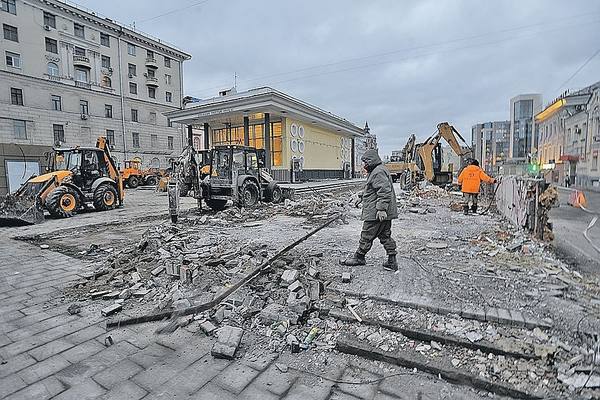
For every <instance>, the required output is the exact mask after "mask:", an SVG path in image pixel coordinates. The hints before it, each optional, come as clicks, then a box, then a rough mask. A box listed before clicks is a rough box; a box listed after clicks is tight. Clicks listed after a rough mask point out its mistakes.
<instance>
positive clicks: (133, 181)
mask: <svg viewBox="0 0 600 400" xmlns="http://www.w3.org/2000/svg"><path fill="white" fill-rule="evenodd" d="M139 184H140V180H139V179H138V177H137V176H135V175H132V176H130V177H129V179H127V186H129V187H130V188H132V189H135V188H136V187H138V186H139Z"/></svg>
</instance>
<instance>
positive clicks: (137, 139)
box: [131, 132, 140, 147]
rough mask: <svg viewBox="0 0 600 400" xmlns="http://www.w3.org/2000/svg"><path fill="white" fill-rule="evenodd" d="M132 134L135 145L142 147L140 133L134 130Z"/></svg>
mask: <svg viewBox="0 0 600 400" xmlns="http://www.w3.org/2000/svg"><path fill="white" fill-rule="evenodd" d="M131 136H133V147H140V134H139V133H137V132H132V133H131Z"/></svg>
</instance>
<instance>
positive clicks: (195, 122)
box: [166, 87, 365, 181]
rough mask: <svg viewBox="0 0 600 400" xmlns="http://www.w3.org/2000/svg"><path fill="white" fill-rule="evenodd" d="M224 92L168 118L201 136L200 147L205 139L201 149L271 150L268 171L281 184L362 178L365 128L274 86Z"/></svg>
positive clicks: (198, 138)
mask: <svg viewBox="0 0 600 400" xmlns="http://www.w3.org/2000/svg"><path fill="white" fill-rule="evenodd" d="M223 93H224V95H222V96H219V97H215V98H212V99H207V100H204V101H200V102H198V103H197V104H194V105H193V106H191V107H188V108H186V109H183V110H178V111H172V112H169V113H167V114H166V116H167V117H168V118H169V119H170V120H171V121H173V122H174V123H179V124H185V125H188V126H192V127H193V132H198V131H202V134H201V135H197V136H195V137H194V141H195V146H198V145H199V144H200V141H201V140H202V142H203V143H202V146H201V147H202V148H211V147H213V146H216V145H225V144H237V145H247V146H252V147H256V148H259V149H265V150H267V152H266V154H267V160H266V161H267V169H269V170H270V171H271V173H272V175H273V177H274V178H275V179H277V180H279V181H297V180H314V179H343V178H351V177H352V176H358V175H359V174H360V169H361V166H360V164H358V165H357V162H356V160H357V149H359V147H360V144H359V143H360V142H362V141H364V139H365V130H364V129H363V128H360V127H358V126H356V125H354V124H353V123H351V122H349V121H347V120H345V119H343V118H341V117H339V116H336V115H334V114H332V113H330V112H327V111H324V110H322V109H320V108H318V107H316V106H314V105H311V104H308V103H306V102H303V101H301V100H299V99H296V98H294V97H292V96H289V95H287V94H285V93H282V92H280V91H277V90H275V89H272V88H269V87H263V88H257V89H252V90H248V91H245V92H240V93H235V91H228V92H226V93H225V92H223ZM200 138H202V139H200Z"/></svg>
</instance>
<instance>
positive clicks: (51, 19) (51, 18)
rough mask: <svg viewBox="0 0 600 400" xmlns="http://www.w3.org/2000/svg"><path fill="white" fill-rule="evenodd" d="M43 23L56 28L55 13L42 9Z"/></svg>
mask: <svg viewBox="0 0 600 400" xmlns="http://www.w3.org/2000/svg"><path fill="white" fill-rule="evenodd" d="M44 25H48V26H49V27H51V28H56V15H54V14H50V13H49V12H46V11H44Z"/></svg>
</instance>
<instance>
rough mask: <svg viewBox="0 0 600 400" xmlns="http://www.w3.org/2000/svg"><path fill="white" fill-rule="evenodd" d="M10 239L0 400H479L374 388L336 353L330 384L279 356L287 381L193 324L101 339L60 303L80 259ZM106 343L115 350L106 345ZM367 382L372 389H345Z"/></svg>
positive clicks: (5, 259) (0, 242)
mask: <svg viewBox="0 0 600 400" xmlns="http://www.w3.org/2000/svg"><path fill="white" fill-rule="evenodd" d="M107 214H108V213H106V216H101V218H109V216H108V215H107ZM44 230H45V231H47V228H44ZM29 231H31V229H29ZM1 233H2V232H1V231H0V234H1ZM6 236H7V235H6V234H2V238H0V300H1V301H0V362H1V365H0V399H4V398H5V399H10V400H13V399H36V400H44V399H50V398H54V399H77V400H81V399H92V398H100V399H132V400H136V399H142V398H143V399H181V398H189V399H203V400H210V399H218V400H227V399H267V400H269V399H286V400H287V399H335V400H341V399H376V400H384V399H385V400H393V399H417V398H421V397H418V396H419V395H418V393H419V392H420V393H422V394H423V397H422V398H424V399H427V398H429V399H438V398H439V399H442V398H464V399H479V398H482V397H481V396H480V395H478V394H477V393H475V392H473V391H471V390H469V389H467V388H462V387H455V386H452V385H449V384H447V383H445V382H443V381H439V380H436V379H435V378H433V377H427V376H422V375H412V376H404V375H400V376H395V377H392V378H389V379H385V380H377V379H378V378H381V375H380V374H378V372H377V371H375V370H369V369H366V368H365V367H364V366H362V365H360V362H359V361H358V360H350V361H348V358H344V357H342V356H338V355H335V354H334V353H331V359H332V360H334V361H335V362H332V365H331V368H328V370H327V373H326V374H325V375H326V376H325V378H326V379H323V377H320V378H319V377H315V376H314V375H313V374H311V373H310V371H308V372H309V373H307V371H305V370H302V369H300V370H298V369H294V361H293V360H294V358H295V357H298V356H296V355H293V356H290V355H284V356H281V357H279V361H278V362H285V363H287V364H288V365H289V366H290V369H289V371H287V372H286V373H282V372H281V371H280V370H279V369H278V368H276V366H275V362H276V359H277V358H278V356H277V355H272V354H265V355H261V356H259V357H256V356H252V357H249V356H244V357H242V358H241V359H238V360H234V361H226V360H219V359H214V358H213V357H212V356H211V355H210V349H211V346H212V344H213V339H212V338H208V337H205V336H203V335H200V334H197V333H196V332H195V330H196V329H197V328H193V325H190V326H189V327H188V328H187V329H179V330H177V331H176V332H175V333H173V334H171V335H155V334H154V330H155V329H156V324H141V325H134V326H130V327H127V328H121V329H116V330H112V331H110V332H106V329H105V321H104V318H102V317H101V316H100V313H99V312H98V311H97V310H94V311H90V310H86V309H84V310H83V311H82V312H81V314H79V315H70V314H69V313H68V312H67V307H68V305H69V303H68V302H65V301H61V296H62V289H63V288H64V287H65V285H67V284H68V282H69V281H72V280H76V279H78V278H79V277H78V272H80V271H81V270H82V268H83V265H82V261H81V260H78V259H75V258H71V257H68V256H66V255H63V254H60V253H56V252H53V251H51V250H48V249H46V250H44V249H41V248H40V247H39V246H36V245H33V244H30V243H26V242H22V241H17V240H13V239H9V238H7V237H6ZM108 335H110V336H111V338H112V339H113V341H114V344H112V345H108V346H107V345H105V339H106V337H107V336H108ZM321 375H322V373H321ZM328 379H334V380H335V379H337V380H340V379H341V380H344V381H347V382H350V383H347V384H341V383H334V382H333V381H332V380H328ZM365 380H372V381H376V382H374V383H372V384H362V385H356V384H351V383H352V382H356V381H365ZM485 397H486V398H487V396H485Z"/></svg>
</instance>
